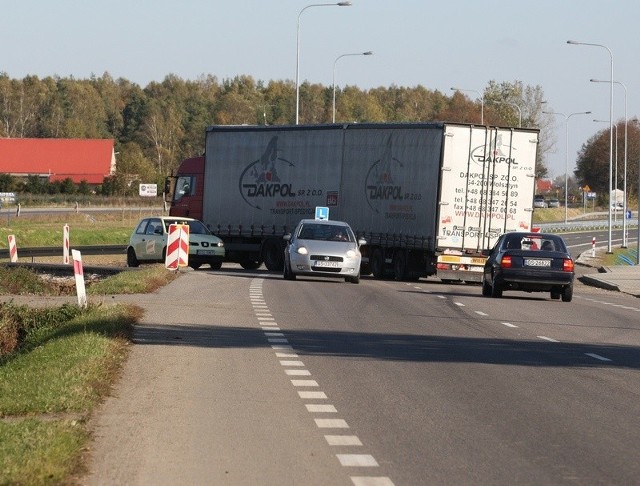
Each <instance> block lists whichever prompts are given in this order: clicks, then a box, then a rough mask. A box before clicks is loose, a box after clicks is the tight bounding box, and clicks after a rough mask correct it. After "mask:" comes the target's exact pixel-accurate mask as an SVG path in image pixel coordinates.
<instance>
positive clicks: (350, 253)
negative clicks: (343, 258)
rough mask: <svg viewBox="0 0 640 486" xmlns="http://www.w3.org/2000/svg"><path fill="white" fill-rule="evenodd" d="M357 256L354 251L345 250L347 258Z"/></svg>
mask: <svg viewBox="0 0 640 486" xmlns="http://www.w3.org/2000/svg"><path fill="white" fill-rule="evenodd" d="M357 254H358V253H357V252H356V251H355V250H347V258H355V257H356V255H357Z"/></svg>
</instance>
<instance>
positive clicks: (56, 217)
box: [0, 209, 159, 255]
mask: <svg viewBox="0 0 640 486" xmlns="http://www.w3.org/2000/svg"><path fill="white" fill-rule="evenodd" d="M152 214H154V215H157V214H159V213H158V211H157V210H154V209H144V210H134V211H127V210H122V211H116V212H108V213H101V212H95V213H93V212H92V213H86V214H83V213H82V212H80V213H74V212H69V213H57V212H51V213H50V214H47V215H29V214H28V213H23V215H22V216H20V217H19V218H18V217H15V215H13V214H11V215H10V216H7V218H6V219H4V218H3V219H0V248H8V245H9V243H8V240H7V236H8V235H10V234H12V235H15V237H16V244H17V245H18V255H19V254H20V247H21V246H22V247H32V246H57V245H60V247H62V241H63V226H64V225H65V224H68V225H69V240H70V242H71V245H72V246H73V245H76V246H85V245H125V244H127V243H128V242H129V236H131V233H132V231H133V229H134V228H135V226H136V224H137V223H138V221H139V220H140V219H141V218H143V217H146V216H149V215H152ZM3 216H4V215H3Z"/></svg>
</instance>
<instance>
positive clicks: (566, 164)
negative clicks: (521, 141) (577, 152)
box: [542, 111, 591, 224]
mask: <svg viewBox="0 0 640 486" xmlns="http://www.w3.org/2000/svg"><path fill="white" fill-rule="evenodd" d="M542 113H546V114H548V115H560V116H562V117H564V130H565V142H564V143H565V154H564V224H567V219H568V213H567V210H568V207H569V206H568V204H567V203H568V202H569V191H568V187H569V118H571V117H572V116H575V115H588V114H590V113H591V112H590V111H578V112H576V113H569V114H568V115H565V114H564V113H560V112H556V111H543V112H542Z"/></svg>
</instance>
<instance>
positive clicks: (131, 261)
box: [127, 248, 140, 267]
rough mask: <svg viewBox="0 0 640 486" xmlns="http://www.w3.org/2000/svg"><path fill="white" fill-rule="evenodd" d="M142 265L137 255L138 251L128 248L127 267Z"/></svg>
mask: <svg viewBox="0 0 640 486" xmlns="http://www.w3.org/2000/svg"><path fill="white" fill-rule="evenodd" d="M139 265H140V262H139V261H138V258H137V257H136V251H135V250H134V249H133V248H129V249H127V267H137V266H139Z"/></svg>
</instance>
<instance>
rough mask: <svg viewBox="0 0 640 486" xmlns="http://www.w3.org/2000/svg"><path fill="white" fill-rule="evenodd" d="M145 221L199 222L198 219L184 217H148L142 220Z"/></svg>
mask: <svg viewBox="0 0 640 486" xmlns="http://www.w3.org/2000/svg"><path fill="white" fill-rule="evenodd" d="M145 219H160V220H162V221H197V219H193V218H186V217H184V216H147V217H146V218H142V220H145ZM142 220H141V221H142Z"/></svg>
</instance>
